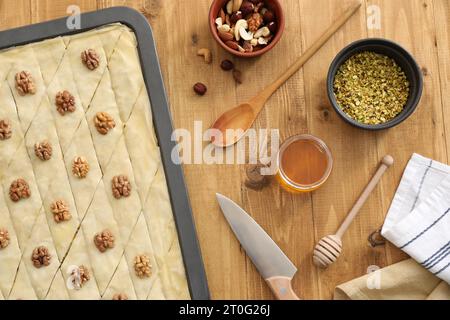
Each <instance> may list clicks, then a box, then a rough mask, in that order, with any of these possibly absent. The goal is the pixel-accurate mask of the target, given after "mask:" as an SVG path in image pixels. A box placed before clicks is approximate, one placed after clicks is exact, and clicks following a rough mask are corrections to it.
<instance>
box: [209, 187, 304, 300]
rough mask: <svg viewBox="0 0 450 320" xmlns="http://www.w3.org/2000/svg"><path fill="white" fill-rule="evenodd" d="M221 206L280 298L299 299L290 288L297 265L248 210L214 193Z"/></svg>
mask: <svg viewBox="0 0 450 320" xmlns="http://www.w3.org/2000/svg"><path fill="white" fill-rule="evenodd" d="M216 197H217V201H218V202H219V205H220V208H221V209H222V212H223V214H224V216H225V218H226V219H227V221H228V223H229V224H230V226H231V229H232V230H233V232H234V234H235V235H236V237H237V238H238V240H239V242H240V243H241V245H242V247H243V248H244V250H245V252H246V253H247V255H248V256H249V258H250V260H252V262H253V264H254V265H255V266H256V268H257V269H258V271H259V273H260V274H261V276H262V277H263V278H264V280H265V281H266V282H267V284H268V285H269V287H270V289H271V290H272V292H273V293H274V295H275V297H276V298H277V299H279V300H299V298H298V297H297V295H296V294H295V293H294V291H293V290H292V278H293V277H294V275H295V274H296V273H297V268H296V267H295V266H294V264H293V263H292V262H291V260H289V258H288V257H287V256H286V255H285V254H284V252H283V251H281V249H280V248H279V247H278V246H277V244H276V243H275V242H274V241H273V240H272V238H270V237H269V235H268V234H267V233H266V232H265V231H264V229H263V228H261V227H260V226H259V225H258V224H257V223H256V221H255V220H253V218H252V217H250V216H249V215H248V214H247V212H245V211H244V210H243V209H242V208H241V207H240V206H238V205H237V204H236V203H235V202H233V201H232V200H230V199H228V198H227V197H225V196H224V195H221V194H219V193H216Z"/></svg>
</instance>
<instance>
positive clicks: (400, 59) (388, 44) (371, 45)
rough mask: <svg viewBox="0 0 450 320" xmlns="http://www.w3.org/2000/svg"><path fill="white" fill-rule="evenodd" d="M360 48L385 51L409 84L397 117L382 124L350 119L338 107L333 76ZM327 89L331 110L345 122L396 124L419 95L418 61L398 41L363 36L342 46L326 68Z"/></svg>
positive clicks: (412, 108) (363, 126)
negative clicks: (404, 103) (344, 46)
mask: <svg viewBox="0 0 450 320" xmlns="http://www.w3.org/2000/svg"><path fill="white" fill-rule="evenodd" d="M362 51H372V52H376V53H380V54H384V55H386V56H388V57H390V58H392V59H394V60H395V61H396V62H397V64H398V65H399V66H400V67H401V68H402V69H403V71H404V72H405V74H406V77H407V78H408V81H409V83H410V91H409V98H408V101H407V102H406V105H405V108H404V109H403V111H402V112H401V113H400V114H399V115H398V116H397V117H395V118H394V119H392V120H390V121H388V122H386V123H383V124H378V125H367V124H363V123H361V122H358V121H356V120H354V119H352V118H351V117H349V116H348V115H347V114H346V113H345V112H344V111H343V110H342V109H341V107H340V106H339V105H338V103H337V101H336V97H335V95H334V89H333V84H334V77H335V76H336V73H337V71H338V69H339V68H340V66H341V65H342V64H343V63H344V62H345V61H347V59H349V58H350V57H352V56H353V55H355V54H357V53H359V52H362ZM327 91H328V98H329V99H330V102H331V105H332V106H333V108H334V110H336V112H337V113H338V115H340V116H341V117H342V119H344V120H345V121H346V122H348V123H350V124H351V125H353V126H355V127H358V128H361V129H366V130H384V129H389V128H392V127H395V126H396V125H398V124H400V123H401V122H403V121H405V120H406V119H407V118H408V117H409V116H410V115H411V114H413V112H414V111H415V110H416V108H417V105H418V104H419V101H420V98H421V96H422V91H423V77H422V72H421V70H420V68H419V66H418V64H417V62H416V61H415V60H414V58H413V57H412V55H411V54H410V53H409V52H408V51H406V50H405V49H403V48H402V47H401V46H399V45H398V44H396V43H394V42H392V41H388V40H385V39H364V40H359V41H356V42H353V43H352V44H350V45H349V46H347V47H346V48H344V49H343V50H342V51H341V52H339V54H338V55H337V56H336V58H335V59H334V60H333V62H332V63H331V66H330V70H329V71H328V79H327Z"/></svg>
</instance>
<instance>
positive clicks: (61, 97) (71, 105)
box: [55, 90, 76, 116]
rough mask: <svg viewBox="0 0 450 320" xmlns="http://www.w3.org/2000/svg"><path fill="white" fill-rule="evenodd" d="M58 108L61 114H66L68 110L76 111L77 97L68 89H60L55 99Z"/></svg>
mask: <svg viewBox="0 0 450 320" xmlns="http://www.w3.org/2000/svg"><path fill="white" fill-rule="evenodd" d="M55 104H56V110H58V112H59V114H60V115H62V116H63V115H65V114H66V112H74V111H75V109H76V106H75V97H74V96H73V95H72V94H71V93H70V92H69V91H67V90H64V91H60V92H58V93H57V94H56V99H55Z"/></svg>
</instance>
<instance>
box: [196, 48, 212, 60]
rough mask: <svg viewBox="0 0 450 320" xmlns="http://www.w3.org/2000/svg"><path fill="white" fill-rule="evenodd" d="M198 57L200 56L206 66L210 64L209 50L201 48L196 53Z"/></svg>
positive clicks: (210, 55)
mask: <svg viewBox="0 0 450 320" xmlns="http://www.w3.org/2000/svg"><path fill="white" fill-rule="evenodd" d="M197 55H198V56H202V57H203V58H204V60H205V62H206V63H207V64H210V63H211V62H212V54H211V50H209V49H208V48H202V49H199V50H198V51H197Z"/></svg>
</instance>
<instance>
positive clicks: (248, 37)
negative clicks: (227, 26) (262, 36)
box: [239, 27, 253, 41]
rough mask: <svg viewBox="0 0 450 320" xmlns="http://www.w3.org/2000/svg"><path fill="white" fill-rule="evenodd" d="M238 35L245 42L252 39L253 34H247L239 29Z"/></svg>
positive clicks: (242, 29)
mask: <svg viewBox="0 0 450 320" xmlns="http://www.w3.org/2000/svg"><path fill="white" fill-rule="evenodd" d="M239 35H240V36H241V38H242V39H244V40H246V41H250V40H252V39H253V33H252V32H247V31H246V30H245V29H244V28H242V27H241V28H239Z"/></svg>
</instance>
